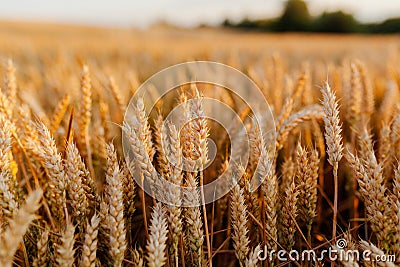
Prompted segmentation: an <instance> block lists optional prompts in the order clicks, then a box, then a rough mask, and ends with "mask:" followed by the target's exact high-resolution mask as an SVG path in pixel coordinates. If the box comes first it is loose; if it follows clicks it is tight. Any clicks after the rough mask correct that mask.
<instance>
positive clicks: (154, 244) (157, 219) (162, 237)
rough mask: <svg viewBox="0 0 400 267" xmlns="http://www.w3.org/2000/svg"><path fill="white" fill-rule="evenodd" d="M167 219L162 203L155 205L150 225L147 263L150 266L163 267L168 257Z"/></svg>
mask: <svg viewBox="0 0 400 267" xmlns="http://www.w3.org/2000/svg"><path fill="white" fill-rule="evenodd" d="M167 234H168V228H167V221H166V217H165V212H164V211H163V208H162V205H161V203H157V204H156V206H155V207H154V211H153V215H152V218H151V225H150V239H149V241H148V243H147V246H146V248H147V256H146V259H147V263H148V266H149V267H162V266H164V265H165V263H166V260H167V257H166V255H165V249H166V242H167Z"/></svg>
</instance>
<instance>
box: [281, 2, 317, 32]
mask: <svg viewBox="0 0 400 267" xmlns="http://www.w3.org/2000/svg"><path fill="white" fill-rule="evenodd" d="M310 22H311V16H310V13H309V11H308V7H307V4H306V3H305V2H304V1H303V0H288V1H287V2H286V6H285V9H284V11H283V14H282V16H281V17H280V18H279V19H278V21H277V22H276V24H275V27H274V28H275V30H276V31H308V30H309V26H310Z"/></svg>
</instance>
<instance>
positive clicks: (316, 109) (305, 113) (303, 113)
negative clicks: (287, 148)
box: [276, 105, 323, 150]
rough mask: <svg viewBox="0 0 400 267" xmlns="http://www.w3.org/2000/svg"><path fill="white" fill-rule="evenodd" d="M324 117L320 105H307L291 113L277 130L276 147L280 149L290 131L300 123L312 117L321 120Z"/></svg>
mask: <svg viewBox="0 0 400 267" xmlns="http://www.w3.org/2000/svg"><path fill="white" fill-rule="evenodd" d="M322 117H323V110H322V107H321V106H320V105H311V106H307V107H305V108H303V109H301V110H299V111H298V112H296V113H294V114H292V115H290V116H289V117H288V118H287V119H286V120H285V121H284V122H283V123H282V124H281V126H280V128H279V131H278V132H277V139H276V148H277V149H278V150H280V149H281V148H282V147H283V145H284V144H285V142H286V140H287V138H288V136H289V133H290V132H291V131H292V130H293V129H294V128H296V127H297V126H298V125H299V124H300V123H302V122H304V121H309V120H312V119H315V120H320V119H321V118H322Z"/></svg>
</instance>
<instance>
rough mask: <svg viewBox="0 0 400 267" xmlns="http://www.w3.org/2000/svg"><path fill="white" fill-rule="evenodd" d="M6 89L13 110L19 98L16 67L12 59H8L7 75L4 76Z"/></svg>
mask: <svg viewBox="0 0 400 267" xmlns="http://www.w3.org/2000/svg"><path fill="white" fill-rule="evenodd" d="M4 89H5V92H6V96H7V98H8V100H9V103H10V108H11V110H13V109H14V107H15V102H16V100H17V79H16V77H15V67H14V63H13V61H12V59H10V58H9V59H8V60H7V67H6V75H5V78H4Z"/></svg>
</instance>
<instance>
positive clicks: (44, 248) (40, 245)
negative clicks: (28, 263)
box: [32, 228, 50, 267]
mask: <svg viewBox="0 0 400 267" xmlns="http://www.w3.org/2000/svg"><path fill="white" fill-rule="evenodd" d="M49 234H50V231H49V229H48V228H46V229H45V230H44V231H43V233H42V235H41V236H40V238H39V240H38V242H37V250H38V253H37V257H36V259H35V260H34V261H33V264H32V265H33V266H35V267H46V266H47V264H48V261H49V255H50V251H49V243H48V241H49Z"/></svg>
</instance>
